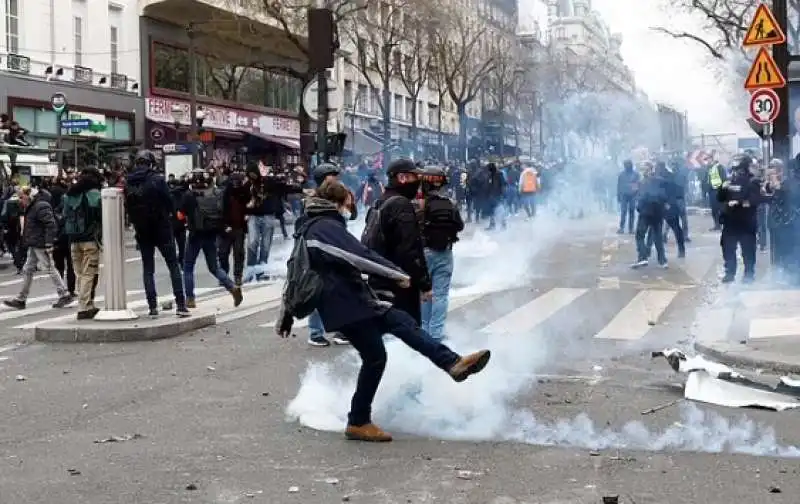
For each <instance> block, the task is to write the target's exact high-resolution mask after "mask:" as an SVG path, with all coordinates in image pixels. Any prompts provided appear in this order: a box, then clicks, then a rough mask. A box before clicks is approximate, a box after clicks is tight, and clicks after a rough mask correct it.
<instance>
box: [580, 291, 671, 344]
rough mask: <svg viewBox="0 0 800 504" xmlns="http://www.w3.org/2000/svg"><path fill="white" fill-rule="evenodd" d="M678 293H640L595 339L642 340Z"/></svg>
mask: <svg viewBox="0 0 800 504" xmlns="http://www.w3.org/2000/svg"><path fill="white" fill-rule="evenodd" d="M677 294H678V291H674V290H645V291H641V292H639V293H638V294H636V296H635V297H634V298H633V299H632V300H631V301H630V302H629V303H628V304H627V306H625V308H623V309H622V311H620V312H619V313H618V314H617V315H616V316H615V317H614V318H613V319H612V320H611V322H609V323H608V325H606V326H605V327H604V328H603V329H602V330H601V331H600V332H599V333H597V334H596V335H595V338H597V339H613V340H638V339H641V338H643V337H644V336H645V335H646V334H647V333H648V331H650V329H651V328H652V325H651V324H654V323H655V322H657V321H658V319H659V317H661V314H662V313H664V310H666V309H667V307H668V306H669V305H670V303H672V300H673V299H675V296H677Z"/></svg>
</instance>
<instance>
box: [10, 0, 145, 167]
mask: <svg viewBox="0 0 800 504" xmlns="http://www.w3.org/2000/svg"><path fill="white" fill-rule="evenodd" d="M0 16H2V18H3V21H4V22H3V23H0V34H2V36H0V111H3V112H5V113H8V114H9V115H10V116H11V118H12V119H13V120H15V121H17V122H18V123H19V124H20V125H21V126H22V127H23V128H25V129H26V130H28V138H29V140H31V141H33V142H34V143H35V144H36V145H38V146H41V147H49V148H52V147H55V141H56V139H57V137H58V134H59V127H60V124H59V123H58V119H57V117H56V113H55V112H54V111H53V110H52V108H51V105H50V99H51V97H52V96H53V95H54V94H56V93H62V94H63V95H64V96H65V97H66V99H67V102H68V111H67V112H66V113H65V115H64V116H63V117H62V119H88V120H89V121H90V123H91V127H90V128H87V129H81V130H64V129H62V130H61V134H62V137H63V138H62V140H61V142H62V143H61V147H62V148H64V149H66V150H67V153H66V154H65V156H64V162H65V164H67V165H69V164H76V161H77V160H79V159H80V157H81V156H82V155H84V153H86V152H87V151H95V152H97V151H99V150H106V149H107V150H109V151H113V150H114V148H115V147H118V146H126V145H131V144H135V143H136V142H137V141H139V140H140V139H141V138H142V136H143V128H142V126H143V115H144V103H143V101H142V99H141V96H140V90H141V89H140V88H141V83H140V68H139V29H138V25H139V14H138V9H137V3H136V2H135V1H134V0H52V1H44V0H2V1H0Z"/></svg>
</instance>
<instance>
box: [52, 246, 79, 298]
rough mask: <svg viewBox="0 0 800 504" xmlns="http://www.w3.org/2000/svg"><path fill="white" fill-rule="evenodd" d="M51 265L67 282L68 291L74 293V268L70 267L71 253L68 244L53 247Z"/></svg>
mask: <svg viewBox="0 0 800 504" xmlns="http://www.w3.org/2000/svg"><path fill="white" fill-rule="evenodd" d="M53 265H54V266H55V267H56V270H58V273H59V275H61V278H63V279H64V280H65V281H66V282H67V290H68V291H69V293H70V294H75V270H74V269H73V268H72V253H71V252H70V249H69V244H66V245H64V244H59V245H56V246H55V247H53ZM65 273H66V274H65Z"/></svg>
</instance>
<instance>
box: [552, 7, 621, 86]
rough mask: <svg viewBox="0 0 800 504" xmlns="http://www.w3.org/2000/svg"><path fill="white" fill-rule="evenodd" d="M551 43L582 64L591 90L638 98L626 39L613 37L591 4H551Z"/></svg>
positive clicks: (617, 36)
mask: <svg viewBox="0 0 800 504" xmlns="http://www.w3.org/2000/svg"><path fill="white" fill-rule="evenodd" d="M548 30H549V38H550V42H551V43H552V44H553V45H554V46H555V47H557V48H562V49H570V50H571V51H573V52H574V53H575V54H577V55H578V57H579V58H580V59H581V60H582V62H583V63H582V64H583V65H584V66H585V67H586V68H585V70H586V74H587V77H588V82H587V83H586V85H587V87H590V88H594V89H597V90H608V91H613V92H624V93H627V94H630V95H634V94H635V92H636V81H635V79H634V77H633V72H632V71H631V70H630V68H628V66H627V65H626V64H625V62H624V61H623V60H622V55H621V54H620V49H621V47H622V35H620V34H612V33H611V32H610V30H609V28H608V25H607V24H606V23H605V22H604V21H603V19H602V18H601V17H600V15H599V14H598V13H597V12H596V11H594V10H593V9H592V3H591V0H548Z"/></svg>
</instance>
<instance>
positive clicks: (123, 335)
mask: <svg viewBox="0 0 800 504" xmlns="http://www.w3.org/2000/svg"><path fill="white" fill-rule="evenodd" d="M88 322H91V321H88ZM148 322H149V320H148ZM159 322H162V323H159ZM216 323H217V317H216V315H214V314H213V313H211V314H206V315H192V316H191V317H187V318H183V319H173V320H167V319H162V320H157V321H154V322H153V323H152V325H150V324H147V325H145V326H144V327H142V324H141V323H137V320H126V321H119V322H99V321H98V322H95V324H96V326H93V324H86V322H84V321H80V322H78V321H77V320H75V319H72V320H68V321H59V322H54V323H53V324H44V325H41V326H39V327H37V328H35V329H34V333H33V337H34V339H35V340H36V341H41V342H47V343H122V342H128V341H155V340H160V339H166V338H173V337H175V336H179V335H181V334H184V333H187V332H191V331H196V330H198V329H203V328H205V327H209V326H213V325H216Z"/></svg>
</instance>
